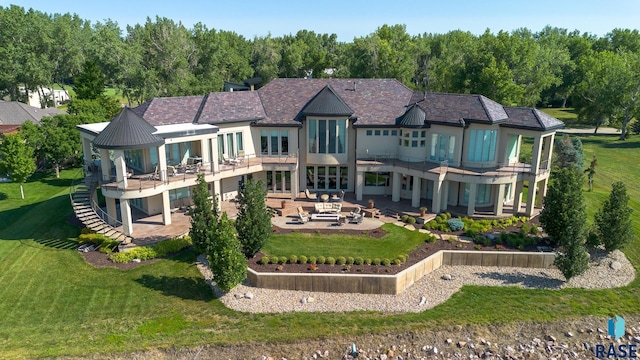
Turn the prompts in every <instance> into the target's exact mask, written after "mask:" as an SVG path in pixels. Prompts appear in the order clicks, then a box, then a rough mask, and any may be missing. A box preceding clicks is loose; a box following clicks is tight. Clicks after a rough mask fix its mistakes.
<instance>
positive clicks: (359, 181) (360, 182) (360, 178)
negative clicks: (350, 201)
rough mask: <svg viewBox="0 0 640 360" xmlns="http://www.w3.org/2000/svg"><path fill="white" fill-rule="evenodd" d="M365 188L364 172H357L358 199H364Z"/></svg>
mask: <svg viewBox="0 0 640 360" xmlns="http://www.w3.org/2000/svg"><path fill="white" fill-rule="evenodd" d="M363 188H364V173H363V172H362V171H358V172H356V200H357V201H362V190H363Z"/></svg>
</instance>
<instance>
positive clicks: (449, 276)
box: [442, 274, 453, 280]
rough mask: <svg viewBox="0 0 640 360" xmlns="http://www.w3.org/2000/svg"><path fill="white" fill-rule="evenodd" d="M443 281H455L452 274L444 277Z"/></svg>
mask: <svg viewBox="0 0 640 360" xmlns="http://www.w3.org/2000/svg"><path fill="white" fill-rule="evenodd" d="M442 280H453V276H451V274H444V275H442Z"/></svg>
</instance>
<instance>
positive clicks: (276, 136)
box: [260, 130, 289, 156]
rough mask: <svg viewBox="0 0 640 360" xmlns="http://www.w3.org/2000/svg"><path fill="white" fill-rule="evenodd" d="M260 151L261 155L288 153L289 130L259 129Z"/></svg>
mask: <svg viewBox="0 0 640 360" xmlns="http://www.w3.org/2000/svg"><path fill="white" fill-rule="evenodd" d="M260 153H261V154H262V155H272V156H273V155H288V154H289V130H261V131H260Z"/></svg>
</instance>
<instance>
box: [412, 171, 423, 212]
mask: <svg viewBox="0 0 640 360" xmlns="http://www.w3.org/2000/svg"><path fill="white" fill-rule="evenodd" d="M420 185H421V179H420V177H419V176H415V175H414V176H413V188H412V192H411V206H413V207H415V208H417V207H420V189H421V188H422V186H420Z"/></svg>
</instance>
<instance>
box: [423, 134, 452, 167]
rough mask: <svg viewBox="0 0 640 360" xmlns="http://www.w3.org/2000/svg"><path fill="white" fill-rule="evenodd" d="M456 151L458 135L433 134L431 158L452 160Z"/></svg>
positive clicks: (430, 150) (434, 159) (433, 159)
mask: <svg viewBox="0 0 640 360" xmlns="http://www.w3.org/2000/svg"><path fill="white" fill-rule="evenodd" d="M455 151H456V137H455V136H453V135H445V134H431V143H430V149H429V160H432V161H445V160H448V161H449V162H452V161H453V159H454V154H455Z"/></svg>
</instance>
